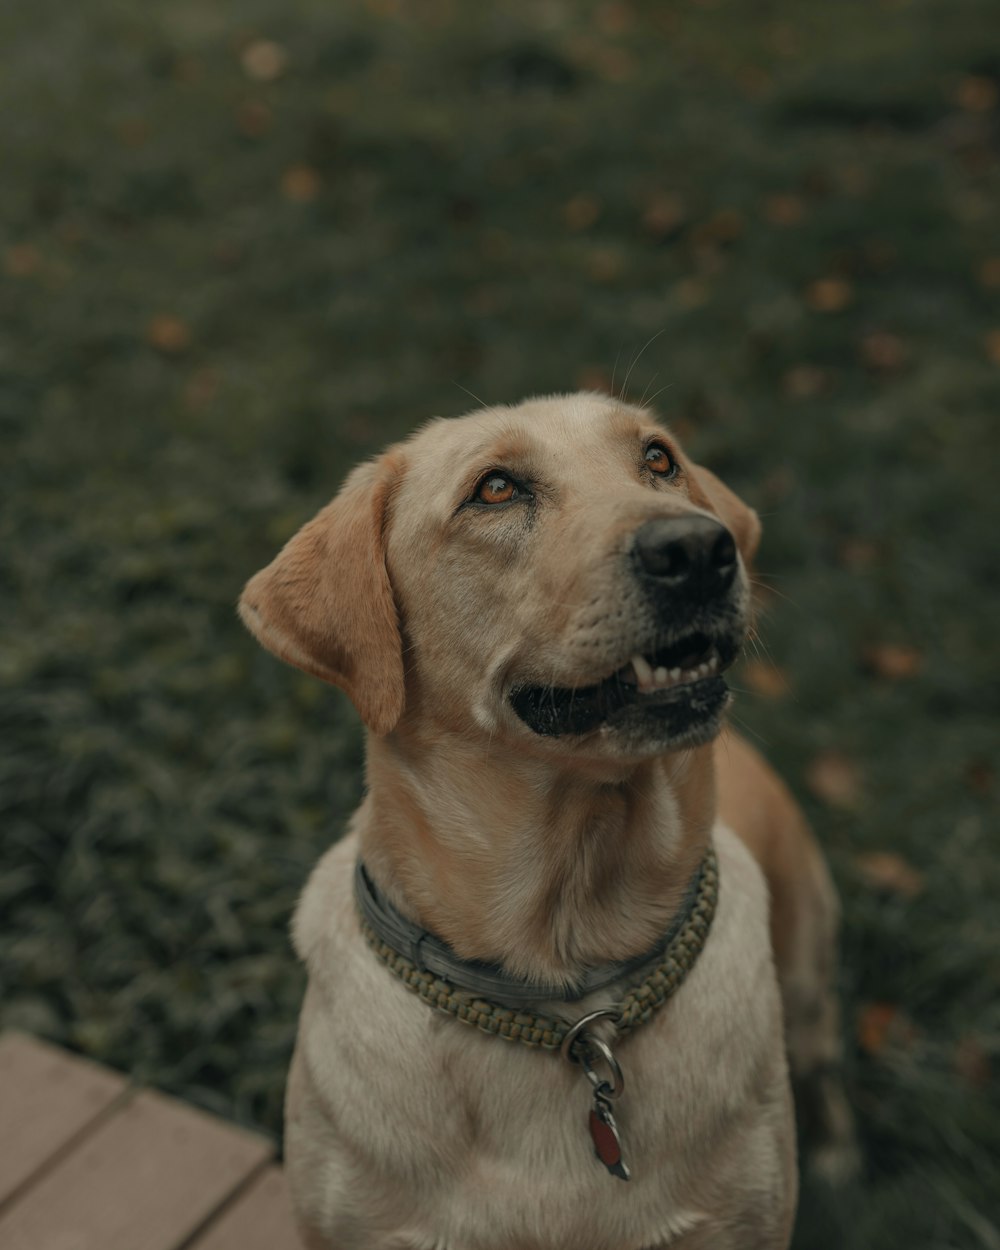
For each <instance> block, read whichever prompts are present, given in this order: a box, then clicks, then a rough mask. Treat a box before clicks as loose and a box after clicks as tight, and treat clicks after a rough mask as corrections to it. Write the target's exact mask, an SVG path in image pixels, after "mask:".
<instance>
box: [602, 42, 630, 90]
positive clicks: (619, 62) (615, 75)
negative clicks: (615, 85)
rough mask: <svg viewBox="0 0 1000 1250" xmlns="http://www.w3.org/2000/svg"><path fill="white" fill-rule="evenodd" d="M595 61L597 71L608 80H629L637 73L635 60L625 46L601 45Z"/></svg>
mask: <svg viewBox="0 0 1000 1250" xmlns="http://www.w3.org/2000/svg"><path fill="white" fill-rule="evenodd" d="M595 61H596V68H597V72H598V73H599V74H600V75H601V77H602V78H604V79H606V80H607V81H608V82H627V81H628V79H630V78H631V77H632V76H633V74H634V73H635V62H634V61H633V60H632V58H631V57H630V56H629V54H628V53H627V52H626V51H625V50H624V49H623V48H609V47H605V46H601V48H600V49H599V50H598V53H597V56H596V57H595Z"/></svg>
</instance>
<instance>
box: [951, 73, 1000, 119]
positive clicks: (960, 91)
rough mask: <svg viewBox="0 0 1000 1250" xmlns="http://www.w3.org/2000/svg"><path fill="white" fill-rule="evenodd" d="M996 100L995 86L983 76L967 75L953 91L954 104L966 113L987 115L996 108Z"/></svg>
mask: <svg viewBox="0 0 1000 1250" xmlns="http://www.w3.org/2000/svg"><path fill="white" fill-rule="evenodd" d="M998 100H1000V90H998V89H997V84H996V83H995V82H994V81H993V79H992V78H987V77H986V76H985V75H984V74H969V75H968V77H966V78H963V79H962V80H961V82H960V83H959V84H958V87H957V88H956V90H955V103H956V104H957V105H958V107H959V108H962V109H965V111H966V112H967V113H988V112H989V111H990V109H993V108H996V105H997V101H998Z"/></svg>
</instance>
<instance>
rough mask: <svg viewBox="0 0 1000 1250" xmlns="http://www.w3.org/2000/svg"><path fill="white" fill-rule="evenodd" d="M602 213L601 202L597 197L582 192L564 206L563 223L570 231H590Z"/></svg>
mask: <svg viewBox="0 0 1000 1250" xmlns="http://www.w3.org/2000/svg"><path fill="white" fill-rule="evenodd" d="M601 211H602V205H601V201H600V200H599V199H598V198H597V196H596V195H588V194H587V193H586V192H581V193H580V194H579V195H574V196H573V198H572V199H571V200H568V201H567V202H566V203H565V204H564V205H563V221H565V223H566V226H567V228H568V229H570V230H589V229H590V227H591V226H592V225H593V224H594V222H596V221H597V219H598V218H599V217H600V215H601Z"/></svg>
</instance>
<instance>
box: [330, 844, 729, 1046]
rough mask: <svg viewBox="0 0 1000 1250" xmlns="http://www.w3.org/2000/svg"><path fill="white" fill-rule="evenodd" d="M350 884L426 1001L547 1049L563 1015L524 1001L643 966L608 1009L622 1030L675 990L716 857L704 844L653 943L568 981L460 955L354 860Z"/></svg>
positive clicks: (703, 932) (399, 971) (374, 935)
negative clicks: (545, 981) (539, 1011)
mask: <svg viewBox="0 0 1000 1250" xmlns="http://www.w3.org/2000/svg"><path fill="white" fill-rule="evenodd" d="M354 889H355V898H356V900H357V904H358V909H359V911H360V913H361V918H362V931H363V932H364V935H365V938H366V940H367V941H368V944H369V945H370V946H371V947H372V949H373V950H374V951H375V954H376V955H377V956H378V957H379V959H380V960H381V961H382V962H383V963H384V964H385V965H386V966H387V967H388V968H389V969H390V971H392V972H394V973H395V974H396V975H397V976H398V977H399V978H400V979H401V980H402V981H403V982H404V984H406V986H407V987H408V988H409V989H411V990H413V991H414V992H415V993H417V994H419V995H420V997H421V998H423V999H424V1000H425V1001H426V1002H428V1003H430V1004H431V1005H432V1006H434V1007H437V1008H438V1009H440V1010H442V1011H446V1012H448V1013H449V1014H450V1015H453V1016H455V1017H456V1018H458V1019H460V1020H463V1021H464V1022H465V1023H467V1024H475V1025H477V1026H478V1027H479V1028H481V1029H483V1030H484V1031H485V1032H488V1033H495V1034H498V1035H500V1036H503V1037H507V1038H510V1039H511V1040H518V1041H522V1042H525V1043H526V1044H527V1045H538V1046H543V1047H545V1048H546V1049H555V1048H556V1047H558V1046H559V1045H561V1043H562V1039H563V1036H564V1035H565V1031H566V1022H565V1021H563V1020H559V1019H555V1020H553V1019H549V1018H547V1017H539V1016H533V1015H529V1014H525V1012H526V1009H530V1008H531V1007H535V1006H538V1005H540V1004H542V1003H549V1004H556V1003H573V1002H577V1001H579V1000H580V999H581V998H584V997H585V996H586V995H588V994H592V993H593V992H594V991H595V990H599V989H603V988H605V987H606V986H608V985H612V984H613V983H614V982H616V981H621V980H623V979H625V978H627V977H629V976H631V975H632V974H633V973H638V972H640V971H641V970H642V969H648V972H647V975H646V977H645V979H644V980H643V981H642V983H641V984H639V985H637V986H633V987H632V988H631V989H630V990H629V991H628V992H627V993H626V995H625V998H624V999H623V1001H622V1002H621V1003H620V1004H619V1007H618V1010H617V1011H616V1013H615V1015H616V1019H615V1027H616V1029H617V1031H618V1032H619V1033H623V1032H627V1031H629V1030H630V1029H632V1028H634V1027H635V1026H636V1025H637V1024H641V1023H643V1022H644V1021H645V1020H648V1019H649V1018H650V1017H651V1016H652V1014H653V1012H654V1011H655V1010H656V1009H657V1008H658V1007H659V1006H661V1005H662V1004H663V1002H665V1001H666V999H667V998H669V997H671V996H672V995H673V994H674V993H676V991H677V990H678V989H679V988H680V985H681V983H682V982H683V981H684V979H685V977H686V976H687V974H688V972H689V971H690V969H691V968H692V967H693V966H694V962H695V960H696V959H697V958H698V955H699V954H700V953H701V949H702V947H703V946H704V944H705V939H706V938H707V936H708V930H709V927H710V926H711V923H712V918H713V916H714V914H715V906H716V902H717V900H718V864H717V861H716V857H715V849H714V847H712V846H711V845H710V846H709V848H708V850H707V851H706V853H705V857H704V859H703V860H702V862H701V864H700V865H699V868H698V870H697V872H696V873H695V874H694V877H693V878H692V880H691V883H690V885H689V886H688V889H687V893H686V895H685V898H684V901H683V903H682V904H681V907H680V909H679V911H678V913H677V915H676V916H675V918H674V920H673V922H672V923H671V925H670V927H669V929H668V930H667V931H666V933H664V935H663V936H662V937H661V938H660V939H659V940H658V941H657V942H656V943H655V945H654V946H653V947H651V948H650V949H649V950H648V951H645V952H644V953H643V954H642V955H639V956H636V957H635V958H634V959H629V960H625V961H623V962H621V963H615V964H604V965H602V966H600V967H598V968H592V969H589V970H588V971H587V972H585V973H584V974H583V975H582V976H581V978H580V979H579V980H578V981H577V982H576V983H575V984H573V985H572V986H570V987H568V988H567V987H566V986H564V985H558V986H556V985H542V984H539V983H538V982H535V981H522V980H520V979H518V978H516V977H512V976H510V975H509V974H508V973H507V972H505V971H504V970H503V969H502V968H500V967H498V966H496V965H493V964H487V963H482V962H480V961H477V960H468V959H460V958H459V957H458V956H457V955H456V954H455V952H454V951H453V950H452V949H451V948H450V947H449V946H448V945H447V944H446V943H444V942H443V941H441V939H440V938H437V937H435V936H434V934H432V933H429V932H428V931H427V930H426V929H422V928H420V927H419V926H418V925H415V924H413V923H412V921H409V920H407V919H406V917H405V916H403V915H401V913H400V912H399V911H398V910H397V909H396V908H395V907H394V906H393V905H392V903H390V902H389V900H388V899H387V898H386V897H385V895H384V894H383V893H382V892H381V891H380V890H379V888H378V886H377V885H376V884H375V883H374V881H372V879H371V877H370V876H369V875H368V872H367V871H366V869H365V867H364V865H363V864H362V863H361V861H360V860H359V861H358V864H357V869H356V871H355V877H354ZM484 999H485V1000H487V1001H482V1000H484ZM494 1004H500V1006H499V1007H495V1006H494ZM517 1009H520V1011H518V1010H517Z"/></svg>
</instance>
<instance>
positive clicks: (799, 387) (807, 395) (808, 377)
mask: <svg viewBox="0 0 1000 1250" xmlns="http://www.w3.org/2000/svg"><path fill="white" fill-rule="evenodd" d="M829 381H830V375H829V373H828V372H827V371H826V369H820V368H819V366H818V365H795V366H794V368H792V369H789V370H788V372H787V373H786V374H785V376H784V377H783V378H782V380H781V384H782V387H783V389H784V392H785V394H786V395H787V396H788V398H789V399H812V398H813V397H814V396H816V395H822V393H823V392H824V391H825V390H826V389H827V386H828V384H829Z"/></svg>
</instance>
